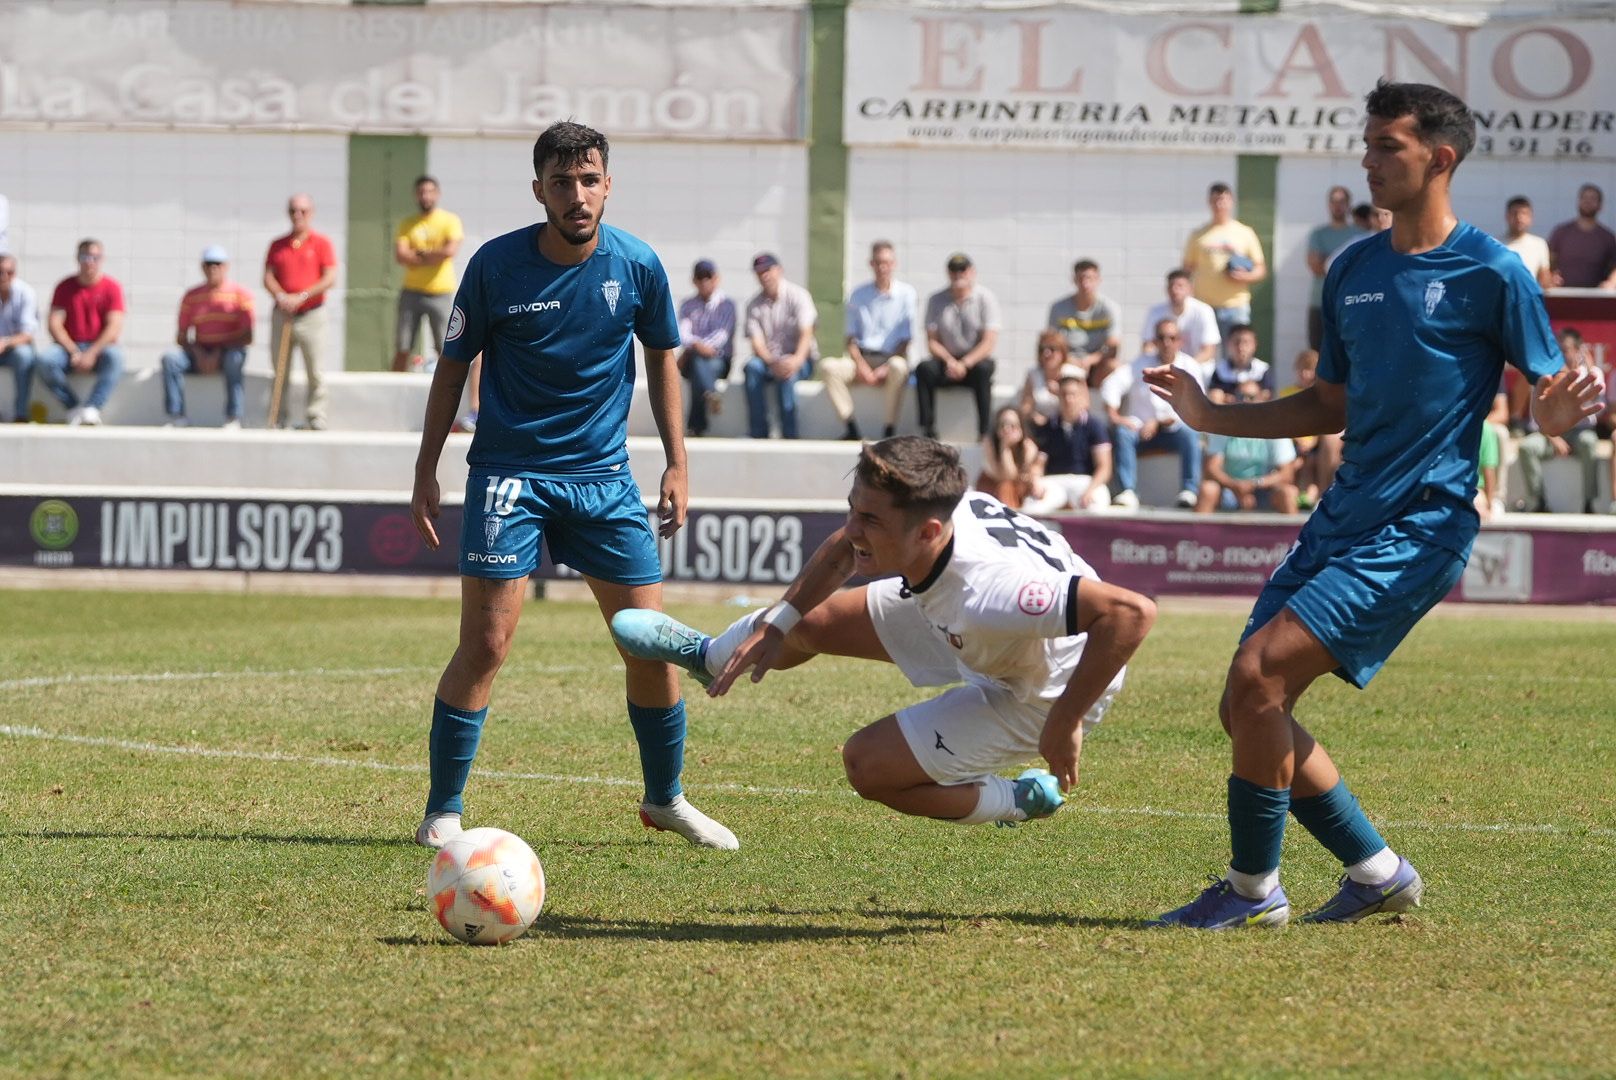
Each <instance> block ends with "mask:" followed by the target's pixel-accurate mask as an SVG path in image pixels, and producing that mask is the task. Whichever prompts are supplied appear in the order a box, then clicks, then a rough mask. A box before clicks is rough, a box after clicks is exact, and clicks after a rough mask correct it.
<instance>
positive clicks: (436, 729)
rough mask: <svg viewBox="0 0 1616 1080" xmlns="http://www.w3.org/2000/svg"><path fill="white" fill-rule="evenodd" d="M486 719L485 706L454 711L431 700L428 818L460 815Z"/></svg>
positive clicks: (428, 756)
mask: <svg viewBox="0 0 1616 1080" xmlns="http://www.w3.org/2000/svg"><path fill="white" fill-rule="evenodd" d="M486 719H488V709H487V707H486V706H485V707H484V708H481V709H477V710H470V709H457V708H455V707H454V706H453V705H445V704H444V703H443V700H442V699H441V698H436V697H434V698H433V699H432V735H431V736H430V738H429V739H428V741H427V760H428V763H429V771H430V774H431V788H430V790H428V792H427V796H426V812H427V814H428V815H429V816H430V815H432V814H458V813H460V812H461V809H462V805H463V804H462V802H461V798H460V793H461V792H463V791H465V790H466V778H467V777H468V776H470V775H471V762H472V759H473V758H475V757H476V756H477V743H478V742H479V741H480V740H481V739H482V736H483V721H484V720H486Z"/></svg>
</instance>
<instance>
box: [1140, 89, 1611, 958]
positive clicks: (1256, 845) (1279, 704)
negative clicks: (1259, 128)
mask: <svg viewBox="0 0 1616 1080" xmlns="http://www.w3.org/2000/svg"><path fill="white" fill-rule="evenodd" d="M1366 111H1367V114H1368V119H1367V122H1366V124H1365V131H1364V142H1365V147H1366V149H1365V150H1364V156H1363V167H1364V169H1365V171H1366V172H1367V173H1368V179H1369V190H1370V193H1371V197H1372V198H1373V200H1374V203H1375V205H1376V206H1377V207H1380V208H1381V209H1384V210H1390V211H1391V213H1392V227H1391V229H1389V230H1388V231H1386V232H1382V233H1379V234H1378V235H1375V236H1372V237H1370V238H1368V239H1366V240H1361V241H1359V242H1358V243H1356V244H1354V245H1352V246H1351V247H1349V248H1347V249H1346V250H1345V251H1343V252H1342V253H1341V254H1340V255H1339V256H1338V257H1337V258H1336V260H1335V263H1334V264H1333V265H1332V266H1331V268H1330V271H1329V274H1328V276H1327V277H1326V278H1325V283H1324V306H1323V316H1324V342H1323V345H1322V346H1321V348H1320V350H1319V366H1318V379H1317V381H1316V382H1315V383H1314V385H1313V386H1312V387H1310V388H1308V389H1306V390H1303V391H1301V392H1300V393H1298V394H1294V395H1292V396H1290V397H1285V398H1280V399H1278V400H1275V401H1268V402H1262V403H1258V404H1228V405H1213V404H1211V403H1210V402H1209V401H1208V400H1207V398H1206V395H1205V394H1204V393H1202V391H1201V389H1200V387H1199V386H1198V385H1197V384H1196V382H1195V380H1194V379H1193V378H1190V377H1188V376H1185V375H1183V374H1182V373H1180V372H1179V371H1178V370H1177V369H1176V368H1172V367H1158V368H1153V369H1151V370H1150V371H1149V372H1147V373H1146V376H1145V378H1146V380H1147V381H1148V382H1149V383H1150V385H1151V386H1152V388H1153V389H1154V390H1155V392H1156V393H1157V394H1158V395H1159V396H1161V397H1163V398H1165V399H1166V400H1167V401H1169V402H1170V403H1171V404H1172V406H1173V408H1174V409H1175V410H1176V411H1177V412H1178V415H1179V416H1180V417H1182V418H1183V419H1184V422H1185V423H1187V424H1189V425H1190V426H1191V427H1193V428H1196V429H1198V430H1201V431H1206V432H1214V433H1217V434H1222V435H1236V436H1246V437H1257V438H1268V439H1273V438H1288V437H1292V436H1297V435H1323V434H1327V433H1331V432H1336V431H1341V430H1342V429H1343V427H1344V428H1345V431H1346V440H1345V453H1344V458H1343V462H1342V465H1341V469H1340V471H1339V472H1338V473H1337V474H1336V479H1335V483H1334V485H1333V486H1332V487H1331V488H1330V490H1329V491H1328V492H1327V493H1326V494H1325V496H1324V498H1323V499H1322V500H1320V502H1319V506H1318V508H1317V509H1316V510H1315V511H1314V512H1313V516H1312V517H1311V518H1310V519H1309V520H1308V523H1307V524H1306V526H1304V527H1303V529H1302V532H1301V535H1300V536H1299V537H1298V538H1297V541H1296V545H1295V546H1294V547H1293V548H1292V549H1291V552H1290V554H1289V555H1288V556H1287V557H1286V559H1285V561H1284V562H1283V563H1282V564H1281V565H1280V566H1279V568H1278V569H1276V570H1275V571H1274V574H1273V577H1272V578H1271V579H1270V580H1269V582H1268V585H1267V587H1266V588H1265V589H1264V590H1263V592H1262V595H1261V596H1259V597H1258V599H1257V603H1256V606H1255V607H1254V608H1253V609H1252V613H1251V618H1250V619H1249V620H1248V621H1247V623H1246V630H1245V634H1244V636H1243V637H1242V638H1241V642H1240V647H1239V649H1238V650H1237V651H1236V652H1235V656H1234V661H1233V663H1232V664H1231V665H1230V667H1229V674H1228V680H1227V682H1226V684H1225V687H1224V693H1223V701H1222V704H1221V706H1220V707H1219V715H1220V718H1221V719H1222V721H1223V727H1224V729H1225V730H1226V731H1227V732H1228V733H1229V737H1230V739H1231V740H1232V741H1233V744H1234V770H1233V774H1232V775H1231V776H1230V777H1229V785H1228V789H1229V832H1230V841H1231V847H1232V849H1233V858H1232V859H1231V860H1230V863H1229V872H1228V874H1227V876H1225V877H1224V878H1223V879H1222V880H1219V881H1217V882H1216V883H1214V884H1213V885H1212V886H1211V887H1210V888H1208V889H1206V890H1205V891H1203V892H1202V893H1201V894H1200V896H1198V897H1197V898H1196V899H1195V900H1193V901H1191V902H1190V903H1188V904H1186V905H1184V906H1183V907H1181V908H1178V909H1176V910H1174V911H1170V912H1168V913H1167V914H1165V915H1163V916H1162V917H1161V918H1160V919H1159V920H1158V922H1159V923H1161V924H1166V925H1177V926H1187V927H1198V928H1202V929H1208V930H1221V929H1229V928H1235V927H1251V926H1277V925H1283V924H1284V923H1285V922H1286V920H1287V919H1288V918H1289V917H1290V904H1289V902H1288V901H1287V900H1286V898H1285V892H1284V890H1283V889H1282V888H1281V887H1280V884H1279V852H1280V841H1281V839H1282V837H1283V835H1284V832H1285V819H1286V815H1287V814H1294V815H1295V816H1296V820H1297V821H1298V822H1299V823H1300V824H1301V825H1302V827H1303V828H1305V829H1306V830H1307V831H1308V832H1309V833H1311V834H1312V835H1313V836H1314V837H1315V838H1316V839H1317V840H1318V841H1319V842H1320V843H1321V844H1323V845H1324V846H1325V848H1327V849H1328V850H1329V851H1330V852H1331V854H1333V855H1335V856H1336V858H1338V859H1340V860H1341V862H1342V864H1343V865H1344V866H1345V867H1346V874H1345V875H1344V876H1343V877H1342V878H1341V880H1340V882H1339V883H1338V890H1337V892H1336V894H1335V895H1334V897H1333V898H1331V899H1330V900H1329V901H1327V902H1326V903H1325V904H1324V905H1323V906H1321V907H1319V908H1318V909H1316V910H1314V911H1312V912H1310V913H1309V914H1307V915H1305V916H1304V917H1303V921H1304V922H1356V921H1358V920H1359V919H1362V918H1364V917H1365V916H1367V915H1373V914H1376V913H1377V912H1397V911H1406V910H1408V909H1409V908H1412V907H1414V906H1415V905H1417V904H1418V903H1419V900H1420V894H1421V891H1422V889H1423V887H1424V886H1423V883H1422V881H1421V880H1420V875H1419V874H1418V873H1417V872H1416V871H1415V869H1414V868H1413V867H1412V866H1411V865H1409V862H1408V860H1407V859H1404V858H1402V857H1400V856H1399V855H1398V854H1397V853H1396V852H1394V851H1393V850H1392V849H1391V848H1390V847H1388V846H1387V844H1386V842H1385V840H1383V839H1382V838H1381V835H1380V833H1379V832H1378V831H1376V829H1375V827H1374V826H1373V825H1372V824H1370V821H1369V819H1368V817H1366V816H1365V815H1364V812H1363V810H1362V809H1361V808H1360V807H1359V806H1358V801H1357V799H1355V798H1354V797H1353V795H1352V793H1351V792H1350V791H1349V790H1348V789H1347V786H1346V783H1345V782H1344V781H1343V780H1342V779H1341V774H1340V773H1339V772H1337V771H1336V767H1335V764H1334V763H1333V762H1332V761H1331V760H1330V756H1329V755H1328V754H1326V753H1325V751H1324V748H1323V747H1322V746H1320V745H1319V743H1318V742H1317V741H1316V740H1315V739H1314V738H1313V736H1311V735H1310V734H1308V732H1307V730H1306V729H1304V728H1303V727H1302V726H1301V725H1300V724H1298V723H1297V722H1296V719H1295V717H1294V715H1293V713H1294V710H1295V708H1296V702H1297V700H1298V699H1299V698H1300V697H1301V696H1302V694H1303V692H1305V691H1306V690H1307V688H1308V687H1309V686H1310V685H1311V684H1312V683H1313V681H1314V680H1316V679H1318V678H1319V677H1320V676H1322V675H1326V674H1329V673H1331V672H1333V673H1335V674H1336V675H1338V676H1339V677H1341V678H1343V679H1345V680H1346V681H1347V682H1349V683H1351V684H1352V685H1354V686H1356V687H1359V688H1360V689H1361V688H1363V687H1364V686H1366V685H1367V684H1368V683H1369V680H1370V679H1372V678H1373V677H1374V675H1375V673H1376V672H1377V671H1379V670H1380V667H1381V665H1382V664H1384V663H1385V662H1386V659H1387V657H1388V656H1389V655H1390V654H1391V652H1392V650H1393V649H1395V648H1396V647H1397V645H1398V643H1399V642H1401V641H1402V640H1403V637H1404V636H1405V635H1407V633H1408V632H1409V630H1411V629H1412V628H1413V626H1414V624H1415V623H1416V622H1418V621H1419V620H1420V617H1421V616H1423V615H1424V614H1425V612H1427V611H1428V610H1430V608H1431V607H1432V606H1433V605H1435V604H1436V603H1437V601H1439V600H1441V599H1442V598H1443V597H1444V596H1445V595H1447V593H1448V592H1449V590H1451V589H1452V588H1453V586H1454V585H1455V584H1456V583H1457V582H1458V580H1459V576H1460V574H1461V573H1462V572H1463V570H1464V565H1465V561H1466V560H1467V559H1468V558H1469V556H1470V548H1471V546H1472V544H1473V543H1474V542H1475V538H1476V532H1477V529H1478V528H1479V527H1480V526H1479V520H1478V518H1477V515H1476V511H1475V509H1474V507H1473V506H1472V503H1471V500H1472V498H1473V496H1474V495H1475V481H1476V456H1477V451H1478V447H1479V444H1480V441H1481V426H1482V421H1483V418H1484V417H1485V415H1486V413H1487V409H1488V406H1489V405H1490V404H1491V402H1492V398H1493V394H1494V393H1495V391H1496V390H1497V388H1498V379H1499V375H1500V373H1501V372H1502V370H1503V365H1504V363H1505V362H1506V361H1507V362H1509V363H1511V364H1514V365H1515V366H1516V367H1517V368H1519V369H1520V370H1521V371H1523V372H1524V373H1525V374H1526V375H1527V377H1528V378H1530V379H1531V380H1533V383H1534V385H1535V388H1536V389H1535V391H1534V394H1533V400H1532V409H1533V415H1534V416H1535V417H1536V419H1537V422H1538V424H1539V425H1540V427H1541V428H1542V430H1544V431H1545V432H1548V433H1550V434H1556V433H1559V432H1562V431H1565V430H1566V429H1568V428H1569V427H1571V425H1572V424H1574V423H1575V422H1576V421H1577V420H1578V419H1579V418H1581V417H1583V416H1588V415H1592V414H1593V413H1594V412H1596V411H1597V410H1598V403H1597V397H1598V393H1599V387H1598V385H1597V383H1596V380H1595V379H1594V378H1593V377H1591V376H1589V375H1586V374H1577V373H1572V372H1567V371H1564V370H1562V368H1563V363H1562V360H1561V357H1560V351H1559V347H1558V346H1557V345H1556V344H1555V341H1554V335H1553V333H1552V332H1551V331H1550V329H1549V321H1548V317H1547V315H1546V313H1545V312H1544V309H1543V301H1542V299H1541V297H1540V294H1539V291H1538V287H1537V283H1536V282H1535V281H1533V280H1532V276H1531V274H1530V273H1528V272H1527V270H1526V268H1525V266H1524V265H1523V264H1522V263H1521V261H1520V259H1518V258H1516V257H1515V256H1514V254H1513V253H1512V252H1510V251H1509V250H1508V249H1507V248H1505V247H1503V246H1502V245H1501V244H1499V243H1498V242H1497V241H1495V240H1493V239H1492V238H1491V237H1489V236H1488V235H1487V234H1486V233H1484V232H1482V231H1481V230H1480V229H1477V228H1475V227H1474V226H1471V225H1467V224H1465V223H1463V222H1461V221H1459V220H1458V219H1457V218H1455V217H1454V214H1453V208H1452V203H1451V201H1450V198H1449V185H1450V184H1451V182H1452V180H1453V173H1454V170H1455V169H1457V168H1458V166H1459V164H1460V162H1462V161H1463V160H1464V158H1465V155H1466V154H1467V153H1468V152H1469V151H1470V149H1471V147H1472V146H1473V145H1474V144H1475V138H1476V124H1475V119H1474V117H1473V116H1472V115H1471V113H1470V111H1469V109H1467V108H1466V107H1465V104H1464V102H1462V101H1460V100H1459V99H1458V98H1456V97H1454V96H1453V95H1452V94H1449V93H1448V92H1446V91H1444V90H1441V89H1438V88H1436V87H1433V86H1424V85H1419V84H1410V83H1386V82H1382V83H1380V84H1379V85H1377V86H1376V87H1375V89H1374V91H1373V92H1371V93H1370V94H1369V96H1368V99H1367V110H1366Z"/></svg>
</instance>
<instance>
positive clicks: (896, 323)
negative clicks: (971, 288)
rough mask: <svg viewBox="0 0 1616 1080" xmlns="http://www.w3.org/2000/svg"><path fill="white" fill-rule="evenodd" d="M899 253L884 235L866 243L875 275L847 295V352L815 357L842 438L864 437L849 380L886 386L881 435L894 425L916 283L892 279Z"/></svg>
mask: <svg viewBox="0 0 1616 1080" xmlns="http://www.w3.org/2000/svg"><path fill="white" fill-rule="evenodd" d="M897 268H898V255H897V252H896V250H894V248H893V246H892V245H891V244H890V243H888V242H887V241H885V240H877V241H876V242H875V243H873V244H871V245H870V269H871V270H872V271H873V272H874V274H875V280H873V281H869V282H866V283H864V284H863V285H860V286H859V287H858V288H856V289H854V290H853V292H852V295H850V296H849V297H848V298H847V355H846V356H827V357H825V358H824V359H823V360H821V361H820V362H819V376H820V378H822V379H823V380H824V381H825V396H826V397H828V398H830V404H831V408H833V409H835V410H836V416H837V418H838V419H840V420H841V421H842V423H844V424H846V425H847V430H846V431H845V432H843V434H842V438H844V439H859V438H862V437H863V436H862V433H861V432H860V431H859V426H858V421H857V420H855V419H854V418H853V394H852V391H851V390H849V389H848V387H849V386H851V385H852V384H853V383H855V382H856V383H858V384H859V385H861V386H880V387H884V388H885V390H886V394H885V396H886V426H885V427H884V428H883V430H882V436H883V437H884V438H890V437H891V436H892V435H894V434H895V433H896V432H897V430H898V413H899V411H900V410H902V408H903V388H904V386H905V385H906V384H907V383H908V381H909V343H910V341H912V340H913V339H914V336H915V306H916V303H917V297H916V294H915V290H914V286H912V285H908V284H906V283H904V282H902V281H898V280H896V279H895V278H894V277H893V276H892V275H893V273H894V272H895V271H896V270H897Z"/></svg>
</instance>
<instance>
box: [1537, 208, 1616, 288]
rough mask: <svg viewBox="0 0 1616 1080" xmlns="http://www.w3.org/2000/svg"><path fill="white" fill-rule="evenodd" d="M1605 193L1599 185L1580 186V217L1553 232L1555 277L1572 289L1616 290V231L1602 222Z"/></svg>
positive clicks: (1550, 246) (1559, 282)
mask: <svg viewBox="0 0 1616 1080" xmlns="http://www.w3.org/2000/svg"><path fill="white" fill-rule="evenodd" d="M1604 205H1605V193H1604V192H1603V191H1602V190H1600V188H1599V186H1598V185H1597V184H1584V185H1582V187H1580V188H1578V189H1577V216H1576V217H1574V218H1572V219H1571V220H1570V221H1566V222H1562V223H1561V224H1559V225H1556V226H1555V227H1554V231H1553V232H1551V233H1549V258H1550V260H1551V261H1552V263H1553V268H1552V275H1553V276H1552V278H1551V280H1552V281H1553V283H1554V284H1555V285H1562V286H1565V287H1566V288H1569V289H1616V233H1612V232H1611V231H1610V230H1609V229H1607V228H1605V227H1604V226H1603V225H1601V224H1599V211H1600V210H1601V209H1602V208H1603V207H1604Z"/></svg>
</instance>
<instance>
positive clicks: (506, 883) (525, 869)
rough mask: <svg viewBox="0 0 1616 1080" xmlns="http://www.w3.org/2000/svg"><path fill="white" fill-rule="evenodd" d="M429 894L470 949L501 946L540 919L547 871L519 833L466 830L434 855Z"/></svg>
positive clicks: (434, 908)
mask: <svg viewBox="0 0 1616 1080" xmlns="http://www.w3.org/2000/svg"><path fill="white" fill-rule="evenodd" d="M426 895H427V899H428V901H429V902H430V903H431V905H432V911H433V914H435V915H437V917H438V922H439V923H441V924H442V925H443V928H444V929H445V930H447V931H449V933H450V934H452V935H454V936H455V937H456V938H459V939H460V940H461V941H464V942H466V943H467V944H469V945H501V944H504V943H505V942H507V941H511V940H512V939H514V938H518V937H520V936H521V935H522V932H523V931H524V930H526V929H527V928H528V927H529V926H532V925H533V920H534V919H536V918H538V917H539V909H540V908H542V907H543V906H544V867H542V866H540V865H539V858H538V856H537V855H535V854H533V849H532V848H530V847H528V846H527V843H526V841H524V840H523V839H522V838H521V837H520V836H517V835H516V834H515V833H508V832H506V831H505V830H504V829H488V828H482V829H467V830H466V831H465V832H463V833H460V834H459V835H458V836H456V837H454V838H453V839H452V840H450V841H449V842H448V843H446V844H444V845H443V847H441V848H439V849H438V853H437V855H435V856H434V857H433V859H432V868H431V869H430V870H428V871H427V875H426Z"/></svg>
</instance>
